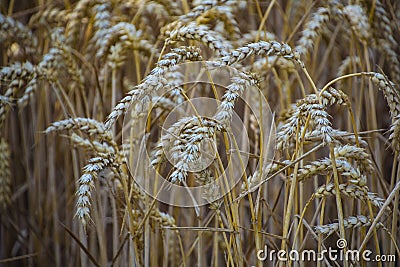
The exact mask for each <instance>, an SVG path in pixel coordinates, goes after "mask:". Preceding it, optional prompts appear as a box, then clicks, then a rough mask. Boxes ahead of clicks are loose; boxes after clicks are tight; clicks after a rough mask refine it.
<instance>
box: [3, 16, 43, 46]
mask: <svg viewBox="0 0 400 267" xmlns="http://www.w3.org/2000/svg"><path fill="white" fill-rule="evenodd" d="M13 43H15V44H18V46H19V47H20V48H21V49H24V50H25V51H26V52H27V53H28V54H29V53H33V52H34V51H35V49H36V46H37V38H36V36H34V35H33V34H32V32H31V31H30V29H29V28H27V27H26V26H25V25H24V24H22V23H21V22H19V21H17V20H15V19H13V18H11V17H7V16H4V15H3V14H1V13H0V44H1V46H2V47H3V48H7V46H9V45H10V44H13Z"/></svg>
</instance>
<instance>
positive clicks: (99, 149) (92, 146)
mask: <svg viewBox="0 0 400 267" xmlns="http://www.w3.org/2000/svg"><path fill="white" fill-rule="evenodd" d="M69 138H70V139H71V141H72V142H73V143H74V144H75V145H76V146H79V147H81V148H84V149H86V150H87V151H90V152H94V153H104V154H116V153H117V151H116V148H115V147H114V146H113V145H110V144H109V143H108V142H105V141H98V140H90V139H87V138H83V137H81V136H79V135H77V134H75V133H72V134H71V136H69Z"/></svg>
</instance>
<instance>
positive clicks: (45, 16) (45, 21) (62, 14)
mask: <svg viewBox="0 0 400 267" xmlns="http://www.w3.org/2000/svg"><path fill="white" fill-rule="evenodd" d="M69 16H70V13H68V11H67V10H65V9H62V8H60V7H57V6H54V5H52V6H49V7H46V8H44V9H41V10H39V12H37V13H35V14H33V15H32V17H31V18H30V19H29V25H30V27H39V26H45V27H47V26H50V27H53V26H61V25H65V23H67V21H68V19H69Z"/></svg>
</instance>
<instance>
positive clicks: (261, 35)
mask: <svg viewBox="0 0 400 267" xmlns="http://www.w3.org/2000/svg"><path fill="white" fill-rule="evenodd" d="M257 39H258V40H257ZM277 39H278V37H277V36H276V34H274V33H273V32H269V31H265V30H263V31H256V30H252V31H249V32H247V33H244V34H243V36H242V38H241V39H240V42H241V43H242V44H245V43H254V42H256V41H266V42H270V41H274V40H277Z"/></svg>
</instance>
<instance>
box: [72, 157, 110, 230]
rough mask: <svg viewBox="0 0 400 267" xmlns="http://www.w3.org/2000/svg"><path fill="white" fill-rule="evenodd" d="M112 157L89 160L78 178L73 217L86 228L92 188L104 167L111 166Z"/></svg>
mask: <svg viewBox="0 0 400 267" xmlns="http://www.w3.org/2000/svg"><path fill="white" fill-rule="evenodd" d="M111 164H112V156H111V155H110V154H103V155H101V154H99V156H98V157H95V158H92V159H90V160H89V163H88V164H87V165H86V166H85V167H84V168H83V175H82V176H81V177H80V178H79V180H78V184H79V189H78V191H77V192H76V194H77V197H78V199H77V202H76V214H75V216H76V217H78V219H79V220H80V221H81V223H82V225H83V226H86V224H87V223H88V221H89V220H90V206H91V195H92V190H93V188H94V181H95V179H97V176H98V174H99V173H100V172H101V171H102V170H104V169H105V168H106V167H109V166H111Z"/></svg>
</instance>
